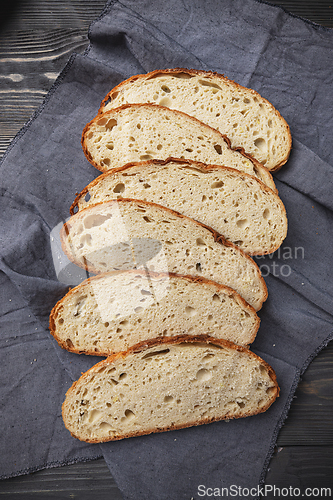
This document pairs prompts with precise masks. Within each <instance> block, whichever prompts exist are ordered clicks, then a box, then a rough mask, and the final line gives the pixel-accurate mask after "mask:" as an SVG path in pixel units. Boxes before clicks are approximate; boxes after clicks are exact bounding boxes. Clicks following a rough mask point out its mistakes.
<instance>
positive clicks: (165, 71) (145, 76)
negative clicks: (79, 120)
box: [98, 68, 292, 172]
mask: <svg viewBox="0 0 333 500" xmlns="http://www.w3.org/2000/svg"><path fill="white" fill-rule="evenodd" d="M179 73H185V74H187V75H190V76H191V75H192V76H204V77H205V78H210V77H213V78H220V79H221V80H223V81H224V82H225V83H228V84H231V85H234V86H235V87H236V88H237V89H240V90H246V91H248V92H250V93H251V94H252V95H254V96H256V97H259V98H260V99H262V100H263V101H264V102H266V103H267V104H268V105H269V106H270V107H271V108H272V110H274V112H275V114H276V115H277V116H278V117H279V118H280V119H281V120H282V121H283V122H284V124H285V126H286V130H287V133H288V143H289V148H288V149H289V153H288V155H287V156H286V157H285V158H284V159H283V160H281V162H280V163H278V164H277V165H275V166H274V167H273V168H271V169H269V171H270V172H277V171H278V170H280V168H281V167H282V166H283V165H285V163H286V162H287V161H288V159H289V156H290V152H291V147H292V137H291V133H290V127H289V125H288V123H287V122H286V120H285V119H284V118H283V116H282V115H281V113H280V112H279V111H278V110H277V109H276V108H275V107H274V106H273V104H272V103H271V102H269V101H268V100H267V99H265V97H262V95H261V94H259V92H257V91H256V90H253V89H250V88H249V87H244V86H243V85H240V84H239V83H237V82H235V81H234V80H231V79H229V78H227V77H226V76H225V75H223V74H221V73H217V72H215V71H204V70H198V69H187V68H167V69H157V70H154V71H151V72H150V73H143V74H138V75H134V76H131V77H130V78H127V79H126V80H124V81H122V82H120V83H119V84H118V85H116V86H115V87H114V88H113V89H112V90H110V92H108V94H107V95H106V96H105V97H104V99H103V100H102V102H101V105H100V108H99V110H98V114H99V115H100V114H102V113H103V109H104V107H105V105H106V104H107V101H109V100H110V99H111V96H112V94H113V93H115V92H120V91H121V89H122V87H124V86H126V85H128V84H130V83H132V82H134V81H136V80H139V79H142V80H149V79H151V78H155V77H156V76H157V75H159V74H161V75H167V74H179ZM250 159H251V157H250Z"/></svg>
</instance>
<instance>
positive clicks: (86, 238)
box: [80, 234, 91, 248]
mask: <svg viewBox="0 0 333 500" xmlns="http://www.w3.org/2000/svg"><path fill="white" fill-rule="evenodd" d="M80 243H81V245H80V247H81V248H82V247H83V246H84V245H88V246H90V245H91V234H84V235H83V236H82V237H81V239H80Z"/></svg>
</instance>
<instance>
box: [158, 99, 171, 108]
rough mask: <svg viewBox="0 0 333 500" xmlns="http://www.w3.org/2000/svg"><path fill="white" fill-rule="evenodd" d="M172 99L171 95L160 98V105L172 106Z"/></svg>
mask: <svg viewBox="0 0 333 500" xmlns="http://www.w3.org/2000/svg"><path fill="white" fill-rule="evenodd" d="M171 102H172V101H171V99H170V98H169V97H162V99H161V100H160V102H159V103H158V104H159V105H160V106H165V107H169V106H171Z"/></svg>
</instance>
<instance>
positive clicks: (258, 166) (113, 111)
mask: <svg viewBox="0 0 333 500" xmlns="http://www.w3.org/2000/svg"><path fill="white" fill-rule="evenodd" d="M140 107H151V108H161V109H163V110H165V111H166V112H170V113H173V114H175V115H177V114H180V115H182V116H184V117H186V119H189V120H192V121H194V122H195V123H197V124H198V125H199V126H201V127H204V128H205V127H208V129H210V130H212V131H213V132H214V133H216V134H218V135H219V136H220V138H221V139H222V141H225V142H226V143H227V146H228V148H229V149H231V150H232V151H237V152H238V153H240V154H241V155H243V156H244V157H245V158H247V159H248V160H249V161H251V162H252V164H253V166H254V168H256V169H257V170H258V169H259V170H260V169H261V170H263V171H265V175H267V177H269V178H270V179H271V181H272V182H273V177H272V176H271V174H270V172H269V170H268V169H267V168H266V167H265V166H264V165H262V164H261V163H260V162H259V161H258V160H256V159H255V158H253V156H251V155H250V154H248V153H246V152H245V150H244V148H242V147H232V146H231V142H230V139H229V138H228V137H227V136H226V135H224V134H221V132H219V131H218V130H216V129H215V128H213V127H211V126H210V125H207V123H203V122H201V121H200V120H198V119H197V118H195V117H194V116H191V115H188V114H187V113H184V112H183V111H180V110H175V109H170V108H167V107H166V106H161V105H159V104H153V103H139V104H123V105H121V106H119V107H117V108H113V109H111V110H109V111H105V112H104V113H103V116H112V115H114V114H116V113H117V112H119V111H122V110H124V109H127V108H140ZM100 118H101V115H100V114H98V115H97V116H95V118H93V119H92V120H91V121H90V122H89V123H87V125H86V126H85V127H84V129H83V132H82V136H81V145H82V150H83V153H84V155H85V157H86V158H87V160H88V161H89V162H90V163H91V164H92V165H93V166H94V167H95V168H97V170H99V171H100V172H107V171H108V169H107V168H105V167H104V166H103V165H100V164H98V163H97V162H96V161H94V159H93V158H92V157H91V154H90V153H89V151H88V148H87V145H86V134H87V133H88V131H89V128H90V127H91V126H92V125H93V124H94V123H95V122H96V121H97V120H99V119H100ZM286 161H287V160H286ZM281 166H282V165H281ZM273 184H274V182H273Z"/></svg>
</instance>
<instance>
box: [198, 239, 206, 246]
mask: <svg viewBox="0 0 333 500" xmlns="http://www.w3.org/2000/svg"><path fill="white" fill-rule="evenodd" d="M195 242H196V244H197V245H198V247H206V246H207V245H206V242H205V241H204V240H203V239H202V238H197V239H196V241H195Z"/></svg>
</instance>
